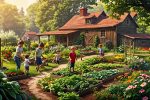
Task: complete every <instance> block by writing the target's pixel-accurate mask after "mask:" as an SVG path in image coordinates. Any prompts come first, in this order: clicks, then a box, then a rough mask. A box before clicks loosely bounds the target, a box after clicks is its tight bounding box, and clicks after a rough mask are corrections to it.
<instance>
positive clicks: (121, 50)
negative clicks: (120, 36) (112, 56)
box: [117, 45, 124, 53]
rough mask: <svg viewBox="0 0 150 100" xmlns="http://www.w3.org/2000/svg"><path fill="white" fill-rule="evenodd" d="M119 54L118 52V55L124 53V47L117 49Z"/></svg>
mask: <svg viewBox="0 0 150 100" xmlns="http://www.w3.org/2000/svg"><path fill="white" fill-rule="evenodd" d="M117 52H118V53H124V46H123V45H121V46H119V47H118V48H117Z"/></svg>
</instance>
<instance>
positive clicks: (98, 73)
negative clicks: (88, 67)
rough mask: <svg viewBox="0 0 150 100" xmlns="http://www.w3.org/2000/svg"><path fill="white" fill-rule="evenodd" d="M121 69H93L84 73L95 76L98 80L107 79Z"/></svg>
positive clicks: (91, 76)
mask: <svg viewBox="0 0 150 100" xmlns="http://www.w3.org/2000/svg"><path fill="white" fill-rule="evenodd" d="M118 73H119V71H118V70H116V69H114V70H102V71H93V72H88V73H85V74H83V77H86V78H94V79H97V80H104V79H107V78H109V77H111V76H112V75H116V74H118Z"/></svg>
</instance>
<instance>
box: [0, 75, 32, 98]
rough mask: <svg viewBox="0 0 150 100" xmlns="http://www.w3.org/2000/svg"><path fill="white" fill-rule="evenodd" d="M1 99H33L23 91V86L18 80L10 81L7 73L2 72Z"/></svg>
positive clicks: (0, 77)
mask: <svg viewBox="0 0 150 100" xmlns="http://www.w3.org/2000/svg"><path fill="white" fill-rule="evenodd" d="M0 99H1V100H31V98H30V97H29V96H28V95H27V94H26V93H25V92H22V91H21V87H20V85H19V83H18V82H16V81H11V82H10V81H8V80H7V78H6V75H5V74H4V73H3V72H0Z"/></svg>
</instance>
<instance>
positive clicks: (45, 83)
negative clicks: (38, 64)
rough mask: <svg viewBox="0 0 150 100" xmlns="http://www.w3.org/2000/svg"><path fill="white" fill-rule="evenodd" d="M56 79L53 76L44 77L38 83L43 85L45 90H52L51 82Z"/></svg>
mask: <svg viewBox="0 0 150 100" xmlns="http://www.w3.org/2000/svg"><path fill="white" fill-rule="evenodd" d="M52 81H54V79H53V78H52V77H51V76H48V77H44V78H42V79H41V80H39V81H38V84H39V85H40V86H41V87H42V89H43V90H44V91H50V90H49V84H50V83H51V82H52Z"/></svg>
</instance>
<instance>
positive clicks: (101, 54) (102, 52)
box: [98, 44, 104, 57]
mask: <svg viewBox="0 0 150 100" xmlns="http://www.w3.org/2000/svg"><path fill="white" fill-rule="evenodd" d="M98 52H99V56H100V57H103V56H104V51H103V49H102V44H99V48H98Z"/></svg>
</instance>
